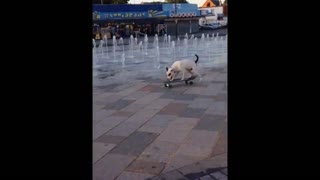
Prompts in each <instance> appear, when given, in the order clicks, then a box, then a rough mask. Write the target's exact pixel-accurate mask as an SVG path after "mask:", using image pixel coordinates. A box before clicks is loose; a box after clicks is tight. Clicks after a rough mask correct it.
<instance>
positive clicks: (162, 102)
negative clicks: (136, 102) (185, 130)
mask: <svg viewBox="0 0 320 180" xmlns="http://www.w3.org/2000/svg"><path fill="white" fill-rule="evenodd" d="M172 101H173V99H157V100H155V101H153V102H152V103H150V104H148V105H147V106H146V107H145V108H146V109H157V110H161V109H162V108H163V107H165V106H167V105H168V104H169V103H171V102H172Z"/></svg>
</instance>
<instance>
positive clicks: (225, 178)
mask: <svg viewBox="0 0 320 180" xmlns="http://www.w3.org/2000/svg"><path fill="white" fill-rule="evenodd" d="M219 180H228V176H225V177H223V178H221V179H219Z"/></svg>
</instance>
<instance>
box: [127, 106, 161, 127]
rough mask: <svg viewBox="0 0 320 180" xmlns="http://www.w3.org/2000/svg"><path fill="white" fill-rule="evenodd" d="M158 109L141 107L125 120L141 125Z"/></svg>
mask: <svg viewBox="0 0 320 180" xmlns="http://www.w3.org/2000/svg"><path fill="white" fill-rule="evenodd" d="M158 112H159V110H157V109H146V108H144V109H141V110H140V111H139V112H137V113H135V114H134V115H132V116H131V117H130V118H129V119H128V120H127V121H126V122H133V123H140V124H141V125H142V124H144V123H145V122H147V121H148V120H150V119H151V118H152V117H153V116H154V115H155V114H157V113H158Z"/></svg>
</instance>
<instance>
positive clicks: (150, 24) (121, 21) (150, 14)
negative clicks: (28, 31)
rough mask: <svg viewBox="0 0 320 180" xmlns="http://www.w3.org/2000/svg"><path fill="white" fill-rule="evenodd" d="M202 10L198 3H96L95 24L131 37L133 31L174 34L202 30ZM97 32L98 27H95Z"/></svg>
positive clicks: (114, 32) (104, 31)
mask: <svg viewBox="0 0 320 180" xmlns="http://www.w3.org/2000/svg"><path fill="white" fill-rule="evenodd" d="M199 18H200V11H199V10H198V7H197V4H188V3H183V4H177V5H176V6H175V4H139V5H137V4H125V5H100V4H94V5H93V13H92V19H93V23H94V24H95V25H96V26H95V27H99V29H102V30H103V33H109V34H108V36H109V38H110V36H112V35H118V36H122V37H123V36H130V35H131V34H133V35H134V34H135V33H134V32H140V33H147V34H149V35H153V34H156V33H157V34H160V35H161V34H164V33H167V34H168V35H171V36H174V35H175V34H176V25H177V33H178V34H179V35H181V34H185V33H194V32H197V31H198V30H199ZM94 31H95V32H97V28H95V29H94Z"/></svg>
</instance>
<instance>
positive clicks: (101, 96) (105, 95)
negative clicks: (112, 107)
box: [93, 92, 115, 100]
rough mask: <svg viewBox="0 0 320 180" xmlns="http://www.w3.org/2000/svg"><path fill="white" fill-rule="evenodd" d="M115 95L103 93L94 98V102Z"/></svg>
mask: <svg viewBox="0 0 320 180" xmlns="http://www.w3.org/2000/svg"><path fill="white" fill-rule="evenodd" d="M114 94H115V93H113V92H103V93H99V94H97V95H94V96H93V100H100V99H105V98H107V97H109V96H113V95H114Z"/></svg>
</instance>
